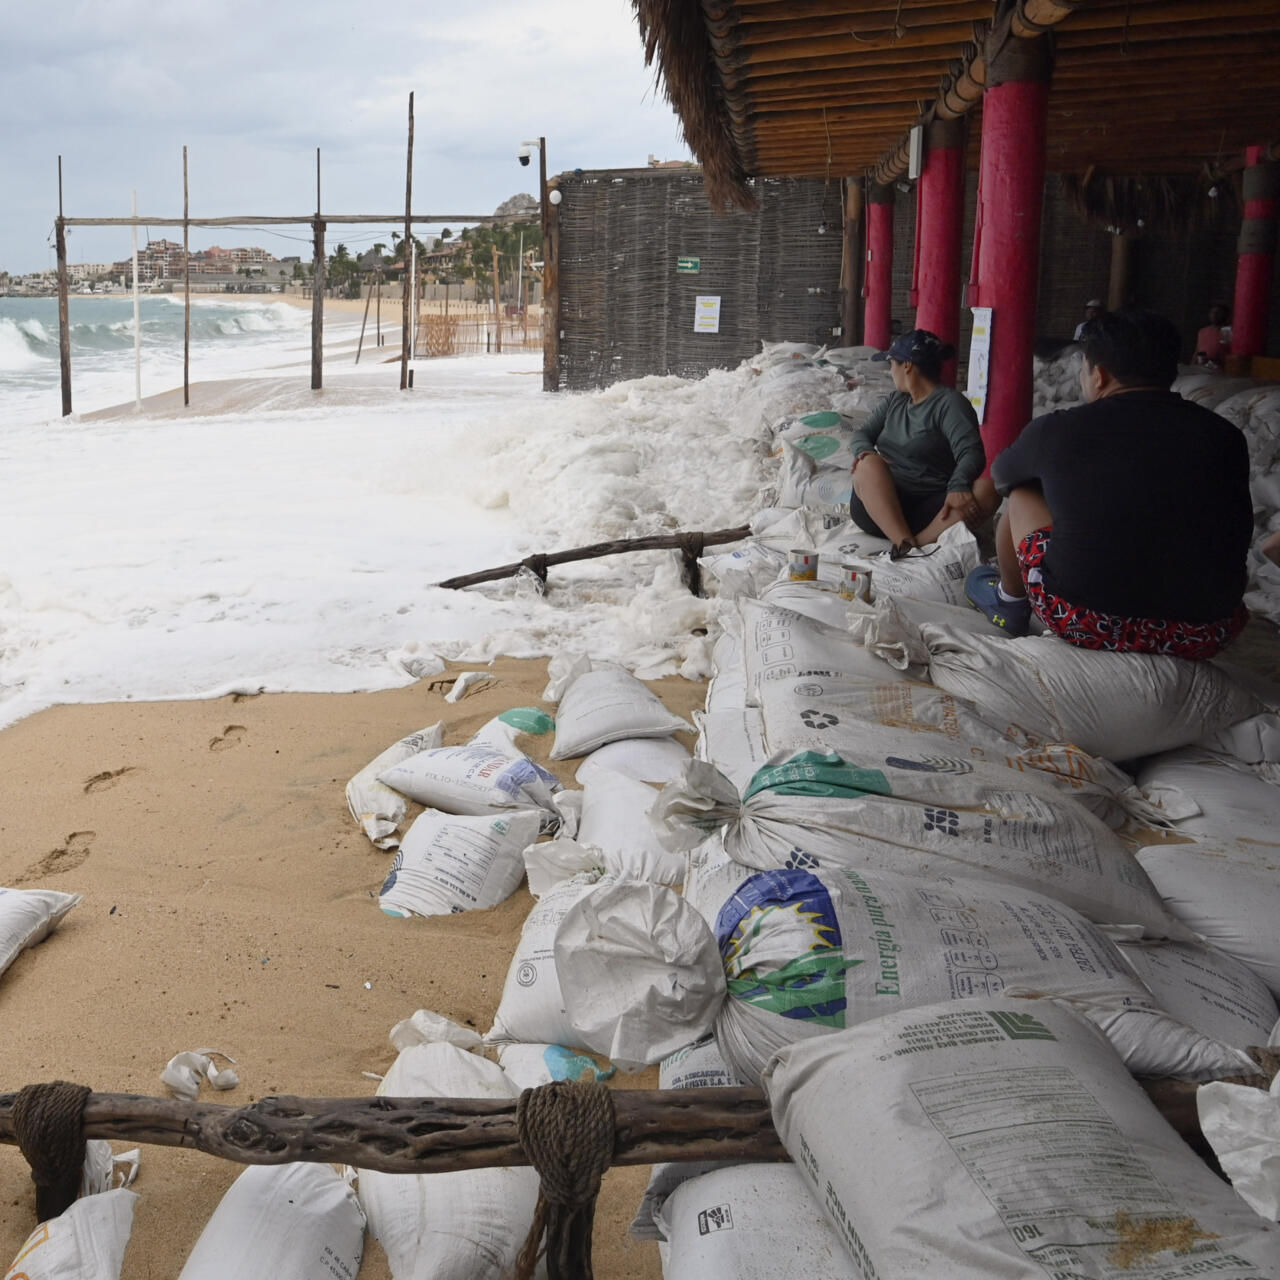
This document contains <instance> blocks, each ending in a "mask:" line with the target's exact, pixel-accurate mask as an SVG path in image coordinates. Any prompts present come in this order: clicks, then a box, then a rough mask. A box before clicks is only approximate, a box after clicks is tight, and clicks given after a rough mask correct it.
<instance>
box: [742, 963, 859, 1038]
mask: <svg viewBox="0 0 1280 1280" xmlns="http://www.w3.org/2000/svg"><path fill="white" fill-rule="evenodd" d="M861 963H862V962H861V961H860V960H852V961H846V960H845V958H844V955H843V953H841V952H839V951H821V952H818V953H816V954H813V955H807V956H799V957H797V958H796V959H795V960H792V961H791V962H790V963H789V964H785V965H783V966H782V968H781V969H774V970H773V971H772V972H771V973H766V974H763V975H757V974H756V973H755V971H754V970H751V969H748V970H747V971H746V972H747V974H748V975H749V976H747V977H743V978H730V979H729V980H728V981H727V983H726V984H725V985H726V986H727V987H728V989H729V994H730V995H731V996H732V997H733V998H734V999H735V1000H742V1001H744V1002H745V1003H747V1004H753V1005H755V1006H756V1008H757V1009H764V1010H766V1011H767V1012H769V1013H777V1014H781V1015H782V1017H784V1018H801V1019H803V1020H804V1021H805V1022H816V1023H818V1024H819V1025H821V1026H824V1027H843V1026H844V1011H845V995H844V975H845V973H846V972H847V971H848V970H849V969H851V968H853V966H854V965H856V964H861Z"/></svg>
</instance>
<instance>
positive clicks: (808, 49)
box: [716, 22, 973, 70]
mask: <svg viewBox="0 0 1280 1280" xmlns="http://www.w3.org/2000/svg"><path fill="white" fill-rule="evenodd" d="M972 34H973V24H972V23H968V22H953V23H947V24H945V25H939V26H936V27H924V28H920V29H917V30H908V31H907V32H906V34H905V35H903V36H902V37H901V39H898V40H895V41H894V42H893V45H892V47H893V48H894V49H895V50H898V51H902V50H905V49H939V50H941V49H953V48H954V47H955V46H956V45H957V44H959V43H960V42H961V41H963V40H966V39H969V38H970V37H971V36H972ZM846 39H847V41H848V47H847V48H845V49H844V50H842V51H841V52H840V53H839V54H838V55H837V56H838V57H841V58H843V59H844V61H845V63H846V64H847V63H848V59H849V55H850V51H851V50H852V51H854V52H856V50H857V45H856V44H855V43H854V40H853V37H852V36H847V37H846ZM886 47H888V46H887V45H886ZM831 56H832V51H831V38H830V37H826V36H822V37H816V38H813V39H809V40H786V41H772V42H770V43H768V44H762V45H750V46H743V47H741V48H737V49H734V50H730V51H726V52H724V53H723V54H721V53H719V52H718V51H717V59H716V60H717V62H718V63H721V64H722V65H723V66H724V67H725V68H726V69H728V70H736V69H738V68H740V67H743V66H746V65H747V64H748V63H753V64H755V65H757V66H758V65H761V64H763V63H787V62H795V63H797V64H799V63H800V62H802V61H804V60H805V59H808V58H823V57H831Z"/></svg>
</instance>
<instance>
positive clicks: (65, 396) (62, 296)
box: [54, 156, 71, 418]
mask: <svg viewBox="0 0 1280 1280" xmlns="http://www.w3.org/2000/svg"><path fill="white" fill-rule="evenodd" d="M54 237H55V240H56V242H57V248H58V363H59V365H60V366H61V370H62V416H63V417H64V418H65V417H66V416H67V415H68V414H69V413H70V412H71V305H70V302H69V301H68V298H67V292H68V287H69V286H68V280H67V223H66V219H65V218H64V217H63V216H62V157H61V156H59V157H58V220H57V222H56V223H55V224H54Z"/></svg>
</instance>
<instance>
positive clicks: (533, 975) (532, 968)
mask: <svg viewBox="0 0 1280 1280" xmlns="http://www.w3.org/2000/svg"><path fill="white" fill-rule="evenodd" d="M537 980H538V966H537V965H536V964H530V963H529V961H527V960H526V961H525V962H524V964H522V965H521V966H520V967H519V968H518V969H517V970H516V981H517V982H518V983H519V984H520V985H521V986H522V987H531V986H533V984H534V983H535V982H537Z"/></svg>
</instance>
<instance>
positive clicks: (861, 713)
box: [760, 676, 1164, 827]
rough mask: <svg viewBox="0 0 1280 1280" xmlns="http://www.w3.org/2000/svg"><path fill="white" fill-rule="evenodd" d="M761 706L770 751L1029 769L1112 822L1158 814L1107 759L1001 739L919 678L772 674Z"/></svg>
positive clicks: (972, 712) (1159, 818) (965, 706)
mask: <svg viewBox="0 0 1280 1280" xmlns="http://www.w3.org/2000/svg"><path fill="white" fill-rule="evenodd" d="M760 711H761V714H762V717H763V722H764V730H765V740H766V742H767V745H768V750H769V751H770V752H778V751H797V750H806V749H812V750H818V751H823V750H831V751H836V752H841V753H853V754H858V755H864V756H875V757H880V758H883V759H889V758H891V757H892V758H898V759H910V760H915V761H918V762H923V763H924V764H926V765H928V764H935V765H936V764H937V763H938V760H939V758H946V757H949V758H951V759H953V760H957V761H959V762H962V763H964V762H979V763H982V764H985V765H987V766H988V767H991V768H999V769H1011V770H1014V771H1017V772H1025V771H1026V770H1034V771H1035V773H1036V776H1037V777H1038V778H1041V779H1042V780H1048V781H1050V782H1052V783H1053V784H1054V786H1055V787H1056V788H1057V789H1058V790H1060V791H1063V792H1065V793H1067V794H1068V795H1072V796H1074V797H1075V798H1076V799H1077V800H1079V802H1080V803H1081V804H1083V805H1084V806H1085V807H1086V808H1087V809H1088V810H1089V811H1090V812H1091V813H1093V814H1095V815H1096V816H1097V817H1099V818H1101V819H1102V820H1103V821H1104V822H1105V823H1107V825H1108V826H1110V827H1122V826H1124V825H1125V824H1126V823H1127V822H1128V821H1129V820H1130V818H1131V817H1134V816H1136V817H1140V818H1141V819H1143V820H1144V821H1146V822H1148V823H1151V822H1154V823H1157V824H1162V823H1163V820H1164V819H1163V815H1162V814H1161V813H1160V811H1159V810H1158V809H1156V808H1155V807H1154V806H1152V805H1151V804H1149V803H1148V802H1147V801H1146V799H1145V798H1144V797H1143V795H1142V793H1141V792H1140V791H1139V790H1138V789H1137V788H1136V787H1135V786H1134V785H1133V781H1132V779H1130V778H1129V776H1128V775H1127V774H1125V773H1123V772H1121V770H1119V769H1118V768H1117V767H1116V766H1115V765H1113V764H1111V763H1110V762H1109V761H1106V760H1099V759H1098V758H1096V757H1095V756H1090V755H1087V754H1086V753H1085V752H1083V751H1080V750H1079V749H1078V748H1076V747H1073V746H1070V745H1066V744H1061V743H1056V744H1054V743H1040V742H1035V741H1031V742H1028V741H1027V740H1026V739H1025V737H1021V738H1012V737H1009V736H1008V735H1006V734H1005V733H1003V732H1002V731H1000V730H999V729H997V728H996V727H995V726H994V725H991V724H988V723H987V722H986V721H985V720H984V719H983V718H982V717H981V716H980V715H979V714H978V711H977V709H976V708H975V707H974V706H973V705H972V704H971V703H968V702H965V701H964V700H963V699H961V698H956V697H955V696H954V695H952V694H949V693H947V692H945V691H944V690H942V689H939V688H937V687H936V686H934V685H931V684H926V683H924V682H922V681H915V680H887V681H876V680H870V679H867V678H865V677H859V676H846V677H843V678H840V679H827V678H813V679H807V680H798V681H794V682H792V681H776V682H773V683H769V684H766V685H764V686H763V687H762V689H761V694H760ZM993 777H994V775H993Z"/></svg>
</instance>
